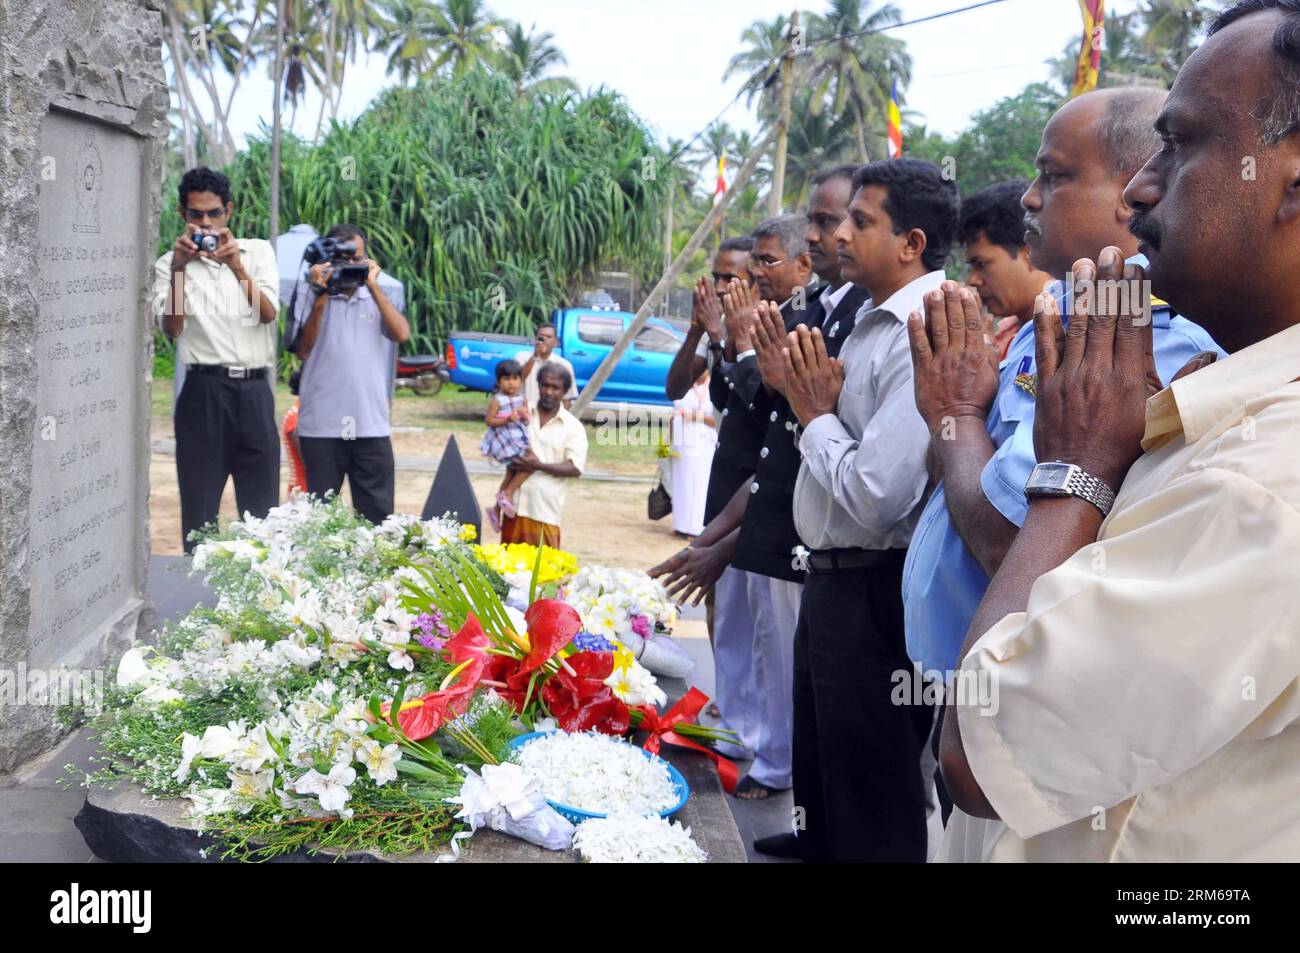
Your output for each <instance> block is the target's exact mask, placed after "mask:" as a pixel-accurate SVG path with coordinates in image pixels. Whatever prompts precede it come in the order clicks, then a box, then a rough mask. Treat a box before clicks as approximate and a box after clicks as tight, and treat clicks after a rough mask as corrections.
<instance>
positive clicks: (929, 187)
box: [760, 159, 958, 862]
mask: <svg viewBox="0 0 1300 953" xmlns="http://www.w3.org/2000/svg"><path fill="white" fill-rule="evenodd" d="M853 188H854V192H853V199H852V201H851V202H850V204H849V214H848V217H847V218H845V219H844V221H843V222H841V223H840V226H839V228H838V229H837V230H836V232H835V240H836V244H837V246H838V248H839V258H840V262H841V271H842V274H843V276H844V277H845V278H846V279H848V280H849V281H851V282H853V283H854V284H855V285H859V286H861V287H863V288H865V289H867V291H868V292H869V293H870V294H871V298H870V300H868V301H867V302H866V303H865V304H863V306H862V308H861V309H860V310H859V312H858V318H857V321H856V322H855V324H854V326H853V330H852V332H850V334H849V336H848V338H847V339H846V340H845V342H844V345H843V347H842V348H841V350H840V355H839V358H838V359H833V358H829V357H827V356H826V348H825V346H824V344H823V342H822V337H821V332H820V331H818V330H816V329H814V330H813V331H811V332H809V331H808V329H807V328H805V327H800V328H797V329H796V330H795V331H794V332H792V333H791V335H790V337H789V346H788V347H787V348H786V349H785V362H786V397H787V399H788V400H789V402H790V407H791V409H792V410H793V411H794V414H795V417H796V418H797V419H798V421H799V428H798V434H799V436H798V441H799V451H800V453H801V455H802V458H803V459H802V462H801V464H800V468H799V477H798V480H797V481H796V483H795V491H794V523H795V529H796V530H797V531H798V533H799V538H800V540H802V542H803V545H804V546H805V547H807V549H808V550H810V551H811V552H809V553H807V554H806V566H807V570H808V576H807V579H806V582H805V584H804V593H803V599H802V600H801V603H800V611H799V622H798V625H797V627H796V630H795V644H794V758H793V762H794V803H795V804H798V805H799V806H800V807H802V808H804V811H805V815H804V828H803V830H802V831H801V832H800V833H799V835H798V837H797V847H796V848H795V850H793V851H792V852H793V853H796V854H797V855H798V856H801V857H803V859H804V860H813V861H853V862H863V861H871V862H874V861H915V862H924V861H925V859H926V847H927V844H926V806H927V803H926V802H927V797H926V792H925V790H924V788H923V786H922V780H921V751H922V747H923V746H924V744H925V742H926V740H927V738H928V736H929V728H930V722H931V720H932V716H933V712H932V710H931V709H930V708H927V707H926V706H925V705H924V704H915V703H912V704H907V703H904V704H899V703H898V700H897V699H896V698H895V697H894V696H895V692H894V689H895V686H896V684H897V673H899V672H902V673H903V674H904V675H909V674H910V673H911V670H912V663H911V661H910V659H909V658H908V656H907V650H906V646H905V644H904V639H903V604H902V572H903V559H904V556H905V555H906V552H907V545H908V543H909V541H910V540H911V536H912V529H913V528H914V527H915V526H916V521H917V516H918V514H919V512H920V506H921V502H922V500H921V498H922V495H923V493H924V492H925V484H926V472H925V452H926V447H927V446H928V443H929V430H928V429H927V428H926V425H925V421H924V420H922V419H921V415H920V414H919V413H918V412H917V409H916V400H915V396H914V392H913V391H914V388H913V383H912V358H911V352H910V345H909V341H908V336H907V319H908V316H909V315H910V314H911V312H912V311H914V310H916V309H918V308H920V307H921V305H922V302H923V301H924V298H925V295H926V294H928V293H930V292H933V291H936V290H937V289H938V288H939V286H940V284H941V283H942V281H943V279H944V273H943V271H942V269H943V263H944V259H945V258H946V257H947V256H948V250H949V248H950V247H951V245H952V242H953V238H954V236H955V234H956V231H957V208H958V198H957V189H956V187H955V186H954V184H953V183H952V182H951V181H949V180H947V179H945V178H944V176H943V175H942V173H941V172H940V171H939V169H938V168H936V167H935V166H933V165H931V164H930V163H928V162H922V161H920V160H919V159H891V160H887V161H883V162H872V163H869V164H867V165H864V166H862V167H860V168H859V169H858V171H857V172H856V173H855V174H854V176H853ZM909 701H912V702H915V701H916V700H909ZM787 837H788V835H787ZM775 846H777V845H774V844H770V843H769V844H764V845H763V848H760V849H764V848H767V849H771V848H773V847H775Z"/></svg>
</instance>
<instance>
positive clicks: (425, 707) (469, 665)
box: [381, 613, 513, 741]
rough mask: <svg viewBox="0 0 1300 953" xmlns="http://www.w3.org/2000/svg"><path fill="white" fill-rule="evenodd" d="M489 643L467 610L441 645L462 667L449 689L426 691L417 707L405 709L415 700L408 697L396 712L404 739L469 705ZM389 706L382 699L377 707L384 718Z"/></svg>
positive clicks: (428, 731) (426, 730) (486, 659)
mask: <svg viewBox="0 0 1300 953" xmlns="http://www.w3.org/2000/svg"><path fill="white" fill-rule="evenodd" d="M490 644H491V642H490V640H489V639H488V635H487V633H486V632H484V631H483V627H482V626H481V625H479V623H478V619H476V618H474V615H473V614H472V613H471V614H470V615H469V617H468V618H467V619H466V620H465V624H464V625H463V626H461V627H460V631H459V632H457V633H456V634H455V635H454V636H452V637H451V638H450V639H448V640H447V644H446V645H445V646H444V648H446V649H447V650H448V652H449V653H450V654H451V658H452V661H453V662H455V663H456V664H457V665H464V666H465V667H464V668H463V669H461V671H460V672H458V673H457V674H456V683H455V684H454V685H452V686H451V687H450V688H443V689H439V690H438V691H436V692H430V693H429V694H427V695H425V696H423V697H422V698H420V699H418V701H419V702H420V704H419V705H418V706H411V707H409V708H408V707H407V704H409V702H410V701H415V700H416V699H410V700H408V702H407V703H404V704H403V706H402V708H401V709H400V710H399V711H398V712H397V723H398V725H400V726H401V728H402V731H404V732H405V733H406V736H407V737H408V738H410V739H411V740H412V741H420V740H422V739H424V738H427V737H429V736H430V735H431V734H433V733H434V732H436V731H437V730H438V729H439V728H441V727H442V724H443V722H445V721H450V720H451V719H453V718H456V717H458V716H460V715H463V714H464V713H465V709H466V708H468V707H469V701H470V696H471V695H473V694H474V688H475V686H477V685H478V683H479V680H480V679H481V678H483V675H484V671H485V670H486V669H487V667H488V662H489V659H492V658H494V657H493V656H489V655H488V654H487V653H486V651H485V650H486V648H487V646H488V645H490ZM507 661H513V659H509V660H507ZM391 707H392V703H391V702H385V703H384V705H383V707H382V708H381V711H382V712H383V713H384V717H385V718H387V717H388V713H389V711H390V710H391Z"/></svg>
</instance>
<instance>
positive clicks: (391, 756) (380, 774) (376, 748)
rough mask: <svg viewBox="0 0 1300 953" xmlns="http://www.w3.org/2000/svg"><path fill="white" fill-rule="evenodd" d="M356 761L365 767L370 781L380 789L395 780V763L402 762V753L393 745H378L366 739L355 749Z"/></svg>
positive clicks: (372, 739)
mask: <svg viewBox="0 0 1300 953" xmlns="http://www.w3.org/2000/svg"><path fill="white" fill-rule="evenodd" d="M357 760H358V761H359V762H361V763H362V764H364V765H365V766H366V771H368V772H369V773H370V780H372V781H374V782H375V784H377V785H379V786H380V787H382V786H383V785H385V784H387V783H388V782H389V781H396V780H397V762H398V761H400V760H402V752H401V749H400V748H398V747H397V745H395V744H390V745H380V744H379V742H378V741H376V740H375V739H374V738H367V739H366V740H365V741H363V742H361V745H360V747H358V748H357Z"/></svg>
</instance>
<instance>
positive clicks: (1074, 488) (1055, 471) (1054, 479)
mask: <svg viewBox="0 0 1300 953" xmlns="http://www.w3.org/2000/svg"><path fill="white" fill-rule="evenodd" d="M1025 496H1027V497H1034V496H1077V497H1081V498H1083V499H1085V500H1087V501H1088V502H1089V503H1091V504H1092V505H1093V506H1095V507H1097V509H1099V510H1101V515H1102V516H1105V515H1106V514H1107V513H1109V512H1110V508H1111V507H1112V506H1114V505H1115V491H1114V490H1112V489H1111V488H1110V487H1109V486H1107V485H1106V484H1105V483H1103V482H1102V481H1101V480H1099V479H1097V478H1096V477H1095V476H1093V475H1092V474H1091V473H1088V472H1087V471H1086V470H1084V469H1083V468H1082V467H1078V466H1075V465H1074V464H1073V463H1062V462H1061V461H1060V460H1053V461H1052V462H1051V463H1040V464H1038V466H1036V467H1034V471H1033V472H1032V473H1030V474H1029V480H1028V481H1027V482H1026V483H1025Z"/></svg>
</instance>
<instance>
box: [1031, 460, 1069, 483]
mask: <svg viewBox="0 0 1300 953" xmlns="http://www.w3.org/2000/svg"><path fill="white" fill-rule="evenodd" d="M1069 478H1070V465H1069V464H1068V463H1040V464H1039V465H1038V466H1037V467H1035V468H1034V474H1033V479H1032V480H1031V481H1030V482H1031V483H1032V484H1033V485H1034V486H1035V487H1054V488H1057V489H1060V488H1063V487H1064V486H1065V481H1066V480H1068V479H1069Z"/></svg>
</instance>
